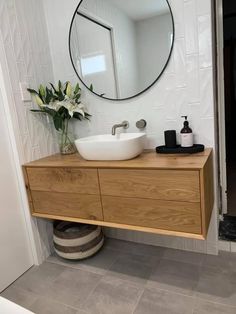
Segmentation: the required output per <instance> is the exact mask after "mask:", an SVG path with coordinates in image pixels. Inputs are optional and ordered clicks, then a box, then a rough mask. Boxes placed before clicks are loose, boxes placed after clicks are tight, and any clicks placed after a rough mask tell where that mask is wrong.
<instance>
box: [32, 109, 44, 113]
mask: <svg viewBox="0 0 236 314" xmlns="http://www.w3.org/2000/svg"><path fill="white" fill-rule="evenodd" d="M30 111H32V112H41V113H45V111H44V110H38V109H30Z"/></svg>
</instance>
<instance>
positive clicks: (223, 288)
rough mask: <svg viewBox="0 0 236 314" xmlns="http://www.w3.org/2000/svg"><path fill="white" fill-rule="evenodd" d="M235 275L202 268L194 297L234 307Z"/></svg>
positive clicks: (235, 294)
mask: <svg viewBox="0 0 236 314" xmlns="http://www.w3.org/2000/svg"><path fill="white" fill-rule="evenodd" d="M234 275H235V273H231V272H223V271H222V272H221V271H219V270H218V269H217V268H215V267H202V269H201V274H200V279H199V282H198V285H197V287H196V295H197V296H198V297H199V298H201V299H205V300H208V301H212V302H216V303H221V304H226V305H231V306H236V281H235V276H234Z"/></svg>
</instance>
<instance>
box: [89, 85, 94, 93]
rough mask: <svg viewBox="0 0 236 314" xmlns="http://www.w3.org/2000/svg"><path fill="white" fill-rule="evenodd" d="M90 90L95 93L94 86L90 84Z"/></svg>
mask: <svg viewBox="0 0 236 314" xmlns="http://www.w3.org/2000/svg"><path fill="white" fill-rule="evenodd" d="M89 89H90V90H91V91H92V92H93V84H90V86H89Z"/></svg>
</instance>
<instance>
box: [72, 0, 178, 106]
mask: <svg viewBox="0 0 236 314" xmlns="http://www.w3.org/2000/svg"><path fill="white" fill-rule="evenodd" d="M173 42H174V22H173V16H172V12H171V8H170V5H169V3H168V1H167V0H82V1H81V2H80V4H79V5H78V7H77V9H76V11H75V13H74V16H73V19H72V22H71V27H70V36H69V48H70V56H71V61H72V64H73V67H74V70H75V71H76V73H77V75H78V77H79V78H80V80H81V81H82V82H83V83H84V85H85V86H86V87H88V88H89V89H90V90H91V91H93V92H94V93H95V94H97V95H98V96H100V97H103V98H107V99H112V100H124V99H128V98H132V97H134V96H137V95H139V94H141V93H142V92H144V91H145V90H147V89H148V88H149V87H151V86H152V85H153V84H154V83H155V82H156V81H157V80H158V78H159V77H160V76H161V74H162V73H163V71H164V70H165V67H166V66H167V63H168V61H169V59H170V55H171V52H172V48H173Z"/></svg>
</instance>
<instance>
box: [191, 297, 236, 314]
mask: <svg viewBox="0 0 236 314" xmlns="http://www.w3.org/2000/svg"><path fill="white" fill-rule="evenodd" d="M235 313H236V308H235V307H231V306H226V305H222V304H219V303H212V302H207V301H203V300H199V299H197V302H196V305H195V308H194V312H193V314H235Z"/></svg>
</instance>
